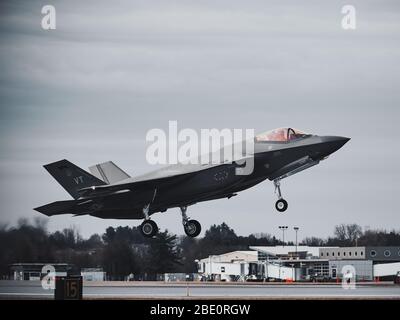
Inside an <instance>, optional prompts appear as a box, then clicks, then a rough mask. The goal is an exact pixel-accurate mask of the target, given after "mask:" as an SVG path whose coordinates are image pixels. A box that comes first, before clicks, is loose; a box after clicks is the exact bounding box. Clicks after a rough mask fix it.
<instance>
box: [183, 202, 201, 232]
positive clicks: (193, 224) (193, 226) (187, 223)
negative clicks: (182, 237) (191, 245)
mask: <svg viewBox="0 0 400 320" xmlns="http://www.w3.org/2000/svg"><path fill="white" fill-rule="evenodd" d="M186 210H187V207H186V206H185V207H181V213H182V224H183V229H184V230H185V233H186V235H187V236H188V237H192V238H194V237H197V236H198V235H199V234H200V232H201V225H200V223H199V222H198V221H197V220H190V218H189V217H188V216H187V215H186Z"/></svg>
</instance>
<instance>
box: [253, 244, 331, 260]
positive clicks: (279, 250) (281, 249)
mask: <svg viewBox="0 0 400 320" xmlns="http://www.w3.org/2000/svg"><path fill="white" fill-rule="evenodd" d="M320 248H324V249H327V248H337V247H310V246H297V252H307V254H309V255H311V256H313V257H318V256H319V249H320ZM249 249H251V250H256V251H260V252H263V253H266V254H268V255H271V256H277V255H287V254H289V253H291V252H296V246H251V247H249Z"/></svg>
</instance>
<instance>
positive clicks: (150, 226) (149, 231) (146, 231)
mask: <svg viewBox="0 0 400 320" xmlns="http://www.w3.org/2000/svg"><path fill="white" fill-rule="evenodd" d="M149 209H150V204H148V205H146V206H145V207H144V208H143V215H144V221H143V223H142V224H141V225H140V232H141V233H142V235H143V236H145V237H147V238H152V237H154V236H155V235H156V234H157V232H158V226H157V223H155V222H154V221H153V220H150V216H149Z"/></svg>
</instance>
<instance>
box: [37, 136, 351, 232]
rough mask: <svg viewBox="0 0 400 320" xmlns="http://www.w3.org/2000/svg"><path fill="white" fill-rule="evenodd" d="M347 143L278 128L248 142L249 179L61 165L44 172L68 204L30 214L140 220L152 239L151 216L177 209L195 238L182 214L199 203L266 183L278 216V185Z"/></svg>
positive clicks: (230, 169)
mask: <svg viewBox="0 0 400 320" xmlns="http://www.w3.org/2000/svg"><path fill="white" fill-rule="evenodd" d="M349 140H350V138H346V137H337V136H318V135H311V134H306V133H304V132H302V131H300V130H296V129H292V128H279V129H275V130H272V131H268V132H265V133H261V134H258V135H256V136H255V137H254V152H253V154H252V160H253V161H254V162H253V164H254V167H253V170H252V172H251V174H247V175H237V174H236V171H235V170H236V169H237V168H238V167H239V166H240V165H241V164H240V163H238V162H236V161H232V162H229V163H225V162H221V163H219V164H206V165H204V164H175V165H170V166H166V167H164V168H161V169H158V170H155V171H153V172H150V173H148V174H145V175H142V176H137V177H130V176H129V175H128V174H127V173H125V172H124V171H123V170H121V169H120V168H119V167H117V166H116V165H115V164H114V163H113V162H106V163H102V164H98V165H95V166H93V167H90V168H89V169H90V171H91V173H92V174H90V173H88V172H87V171H85V170H83V169H81V168H79V167H77V166H76V165H74V164H72V163H71V162H69V161H67V160H61V161H57V162H53V163H50V164H47V165H45V166H44V168H45V169H46V170H47V171H48V172H49V173H50V174H51V175H52V176H53V177H54V178H55V179H56V180H57V182H58V183H59V184H61V186H62V187H63V188H64V189H65V190H66V191H67V192H68V193H69V194H70V195H71V196H72V197H73V198H74V200H64V201H56V202H53V203H50V204H47V205H44V206H41V207H38V208H35V210H36V211H38V212H41V213H43V214H45V215H47V216H53V215H60V214H74V215H76V216H80V215H91V216H95V217H99V218H103V219H143V223H142V224H141V226H140V230H141V232H142V234H143V235H144V236H146V237H153V236H155V235H156V233H157V232H158V227H157V224H156V223H155V222H154V221H153V220H151V219H150V216H151V215H152V214H154V213H156V212H165V211H166V210H168V209H170V208H175V207H179V208H180V209H181V213H182V223H183V227H184V231H185V233H186V234H187V235H188V236H190V237H196V236H198V235H199V234H200V231H201V225H200V223H199V222H198V221H196V220H192V219H190V218H189V217H188V216H187V214H186V210H187V208H188V207H189V206H190V205H193V204H195V203H197V202H201V201H209V200H215V199H221V198H228V199H229V198H231V197H233V196H235V195H236V194H237V193H238V192H240V191H242V190H245V189H248V188H251V187H253V186H255V185H256V184H258V183H260V182H262V181H264V180H266V179H268V180H270V181H273V183H274V185H275V190H276V193H277V197H278V200H277V201H276V203H275V208H276V209H277V210H278V211H279V212H284V211H286V209H287V208H288V203H287V201H286V200H285V199H283V197H282V193H281V188H280V181H281V180H282V179H283V178H286V177H289V176H291V175H293V174H295V173H298V172H300V171H302V170H305V169H308V168H310V167H312V166H314V165H316V164H318V163H319V162H320V161H321V160H323V159H325V158H327V157H328V156H329V155H330V154H332V153H333V152H335V151H337V150H338V149H340V148H341V147H342V146H343V145H344V144H345V143H346V142H347V141H349Z"/></svg>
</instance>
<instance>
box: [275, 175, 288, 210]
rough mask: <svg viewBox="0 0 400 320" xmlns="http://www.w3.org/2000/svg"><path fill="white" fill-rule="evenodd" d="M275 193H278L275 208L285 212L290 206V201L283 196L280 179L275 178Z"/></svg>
mask: <svg viewBox="0 0 400 320" xmlns="http://www.w3.org/2000/svg"><path fill="white" fill-rule="evenodd" d="M274 185H275V193H276V194H277V195H278V200H277V201H276V202H275V208H276V210H278V211H279V212H285V211H286V209H287V208H288V203H287V201H286V200H285V199H283V198H282V193H281V183H280V180H279V179H276V180H274Z"/></svg>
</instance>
